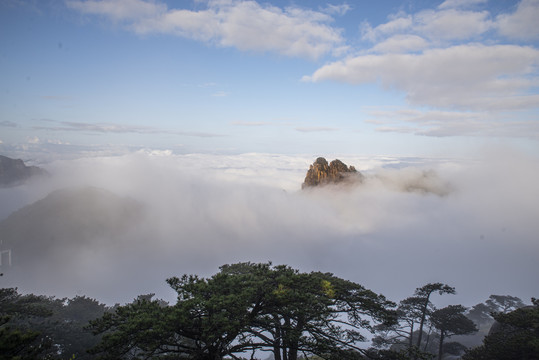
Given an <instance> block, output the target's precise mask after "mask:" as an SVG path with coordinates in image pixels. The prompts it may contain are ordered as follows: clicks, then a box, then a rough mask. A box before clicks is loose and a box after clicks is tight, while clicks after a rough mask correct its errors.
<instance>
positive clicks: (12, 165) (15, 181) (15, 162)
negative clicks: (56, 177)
mask: <svg viewBox="0 0 539 360" xmlns="http://www.w3.org/2000/svg"><path fill="white" fill-rule="evenodd" d="M45 174H47V172H46V171H45V170H43V169H41V168H39V167H37V166H26V165H25V164H24V162H23V161H22V160H21V159H11V158H8V157H7V156H2V155H0V187H9V186H16V185H20V184H22V183H24V182H25V181H26V180H28V179H29V178H31V177H32V176H36V175H45Z"/></svg>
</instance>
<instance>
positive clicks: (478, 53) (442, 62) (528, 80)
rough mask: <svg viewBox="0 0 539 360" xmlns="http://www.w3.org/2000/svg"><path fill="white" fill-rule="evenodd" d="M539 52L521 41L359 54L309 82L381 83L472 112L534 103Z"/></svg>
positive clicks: (421, 101) (425, 101)
mask: <svg viewBox="0 0 539 360" xmlns="http://www.w3.org/2000/svg"><path fill="white" fill-rule="evenodd" d="M537 65H539V51H538V50H537V49H535V48H532V47H525V46H517V45H493V46H485V45H480V44H469V45H458V46H452V47H449V48H438V49H429V50H425V51H423V52H422V53H421V54H380V55H360V56H356V57H350V58H347V59H345V60H341V61H336V62H333V63H329V64H327V65H325V66H323V67H321V68H320V69H318V70H316V71H315V72H314V73H313V75H312V76H309V77H305V78H304V79H305V80H311V81H314V82H317V81H323V80H333V81H340V82H346V83H352V84H365V83H377V82H378V83H380V84H381V85H382V86H384V87H385V88H388V89H391V88H393V89H397V90H400V91H403V92H405V93H406V95H407V100H408V101H409V102H410V103H411V104H415V105H428V106H434V107H442V108H459V109H472V110H510V109H521V108H523V107H535V106H536V105H537V103H538V100H539V97H538V95H535V94H529V93H528V90H529V89H530V88H531V87H532V86H534V84H535V81H534V80H533V79H534V78H535V77H536V76H537V73H536V68H537Z"/></svg>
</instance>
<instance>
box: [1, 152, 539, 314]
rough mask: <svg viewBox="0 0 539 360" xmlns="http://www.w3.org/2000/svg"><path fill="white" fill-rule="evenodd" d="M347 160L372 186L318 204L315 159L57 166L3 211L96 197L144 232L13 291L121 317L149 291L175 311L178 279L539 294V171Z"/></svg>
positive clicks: (85, 249) (141, 159)
mask: <svg viewBox="0 0 539 360" xmlns="http://www.w3.org/2000/svg"><path fill="white" fill-rule="evenodd" d="M506 150H507V149H506ZM517 155H518V157H517ZM344 159H345V160H347V161H348V163H350V164H355V165H356V166H357V167H358V169H359V170H360V171H362V172H363V173H364V174H365V175H366V176H367V180H366V181H365V182H364V183H363V184H361V185H359V186H354V187H346V188H339V187H327V188H317V189H313V190H310V191H305V190H303V191H302V190H300V185H301V182H302V181H303V177H304V173H305V171H306V169H307V168H308V165H309V163H310V162H312V161H314V159H312V160H311V159H310V158H307V157H301V156H297V157H291V156H277V155H262V154H257V155H255V154H250V155H238V156H217V155H187V156H183V155H171V154H165V155H149V154H146V153H136V154H131V155H126V156H121V157H105V158H86V159H79V160H70V161H57V162H53V163H51V164H49V166H48V167H47V170H48V171H49V172H50V173H51V174H52V175H51V177H50V178H46V179H44V180H43V179H42V180H39V181H34V182H32V183H29V184H27V185H25V186H23V187H19V188H12V189H2V190H1V191H0V195H1V201H2V204H3V206H2V207H3V210H4V212H6V210H8V209H9V210H11V209H13V210H15V208H17V207H18V206H20V205H21V203H31V202H33V201H34V200H38V199H39V198H42V197H44V196H45V195H46V194H48V193H49V192H50V191H52V190H54V189H63V188H70V189H78V188H84V187H85V186H95V187H98V188H102V189H106V190H108V191H110V192H112V193H114V194H117V195H119V196H122V197H129V198H131V199H134V200H137V201H138V202H140V203H141V204H144V205H145V215H144V219H143V220H142V221H139V222H137V223H133V224H130V226H131V227H132V228H131V229H129V230H127V231H125V232H123V233H121V234H118V235H117V236H113V237H110V238H106V239H102V238H98V237H96V238H92V239H90V242H86V243H84V244H82V239H79V240H78V239H76V238H74V239H71V242H72V243H71V244H67V245H65V244H64V245H62V246H59V247H58V249H54V251H55V252H57V253H58V254H60V255H61V256H55V257H53V258H47V256H44V253H42V252H40V253H35V258H34V260H33V263H32V265H29V266H28V267H26V268H17V271H12V272H10V273H8V274H7V275H8V276H6V277H5V278H4V279H3V281H4V284H6V285H10V286H18V287H19V288H20V289H21V290H22V291H29V292H30V291H31V292H36V293H43V294H50V295H56V296H74V295H76V294H84V295H88V296H92V297H95V298H98V299H100V300H101V301H104V302H107V303H111V304H112V303H115V302H122V303H123V302H128V301H130V300H132V299H133V298H134V297H136V296H137V295H139V294H143V293H150V292H152V293H157V294H158V296H159V297H161V298H164V299H166V300H169V301H173V299H174V294H173V293H172V292H171V290H169V289H168V288H167V286H166V284H165V282H164V280H165V279H166V278H168V277H170V276H174V275H181V274H184V273H194V274H199V275H202V276H209V275H211V274H213V273H215V272H216V271H217V270H218V267H219V266H220V265H223V264H227V263H234V262H239V261H253V262H266V261H272V262H273V263H275V264H288V265H290V266H293V267H295V268H298V269H301V270H303V271H310V270H320V271H329V272H333V273H335V274H337V275H339V276H342V277H344V278H346V279H350V280H353V281H357V282H359V283H361V284H364V285H365V286H367V287H368V288H371V289H372V290H374V291H378V292H381V293H383V294H385V295H386V296H388V297H389V298H392V299H394V300H399V299H401V298H403V297H406V296H409V295H410V294H411V293H412V292H413V290H414V289H415V288H416V287H418V286H421V285H422V284H424V283H427V282H433V281H440V282H445V283H448V284H451V285H452V286H455V287H456V288H457V290H458V294H459V295H458V296H457V297H452V298H451V299H446V301H448V302H449V303H455V302H458V301H460V302H463V303H465V304H468V305H473V304H475V303H476V302H481V301H483V299H486V298H487V297H488V296H489V295H490V294H491V293H502V294H512V295H513V296H519V297H522V298H523V299H526V300H527V299H529V298H530V297H532V296H534V295H535V294H537V292H538V291H539V285H538V284H537V283H536V282H535V281H534V278H535V276H534V274H536V273H537V272H538V271H539V261H538V260H539V259H538V254H539V245H538V243H537V241H536V234H537V232H538V231H539V225H538V224H537V221H536V214H537V213H538V211H539V206H538V205H537V203H536V201H535V199H537V197H538V196H539V190H538V188H537V186H536V184H535V179H536V178H537V176H538V174H539V164H538V163H537V161H536V160H535V159H531V158H526V157H525V156H523V155H521V154H520V155H519V154H516V153H512V154H508V153H507V152H506V153H505V156H500V153H492V152H489V153H485V155H484V157H483V158H482V159H478V160H477V161H474V162H466V163H463V162H458V161H456V160H451V159H437V160H433V159H424V162H425V163H426V162H428V163H429V165H428V167H425V166H420V165H416V166H414V167H410V166H406V163H405V160H406V159H396V158H388V157H383V158H382V157H379V158H374V157H369V158H353V157H350V158H344ZM418 160H419V159H414V161H415V162H417V161H418ZM479 160H481V161H479ZM399 162H401V165H402V166H404V167H401V168H399V167H398V164H399ZM388 165H391V167H388ZM384 166H385V168H384ZM426 169H430V170H431V171H432V170H434V174H435V175H433V176H432V178H431V179H430V180H429V182H428V183H427V184H426V187H425V189H426V190H427V191H426V192H425V191H420V192H417V191H416V192H406V191H403V190H404V189H405V188H406V187H407V186H409V185H410V184H414V183H418V181H419V180H420V179H422V175H423V170H426ZM517 174H518V176H517ZM448 189H450V193H449V194H447V195H439V194H438V193H440V192H441V193H444V192H445V191H446V190H448ZM440 190H443V191H440ZM81 206H84V204H81ZM53 217H54V215H53ZM60 220H61V219H60ZM71 220H72V221H75V222H80V224H83V223H85V224H87V223H88V222H90V224H91V221H92V219H71ZM59 224H61V222H59ZM27 226H28V224H27ZM60 226H63V225H60ZM95 230H96V231H97V230H98V229H95ZM90 233H93V232H90ZM97 233H99V231H97ZM81 237H83V235H81ZM77 241H80V242H81V244H80V246H77ZM89 244H90V245H89ZM66 249H69V251H66Z"/></svg>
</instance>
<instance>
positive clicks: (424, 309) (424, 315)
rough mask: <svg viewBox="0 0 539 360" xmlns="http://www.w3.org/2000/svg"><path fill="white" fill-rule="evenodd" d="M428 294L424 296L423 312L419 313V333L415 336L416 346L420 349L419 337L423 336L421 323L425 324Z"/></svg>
mask: <svg viewBox="0 0 539 360" xmlns="http://www.w3.org/2000/svg"><path fill="white" fill-rule="evenodd" d="M429 298H430V294H429V295H428V296H427V297H426V298H425V304H424V305H423V310H422V311H423V313H422V314H421V322H420V323H419V334H418V336H417V348H418V349H421V337H422V336H423V325H424V324H425V318H426V317H427V308H428V306H429Z"/></svg>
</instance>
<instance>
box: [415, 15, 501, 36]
mask: <svg viewBox="0 0 539 360" xmlns="http://www.w3.org/2000/svg"><path fill="white" fill-rule="evenodd" d="M491 27H492V22H491V21H490V20H489V13H488V12H487V11H481V12H477V11H461V10H455V9H449V10H442V11H434V10H425V11H422V12H420V13H418V14H416V15H414V31H415V32H417V33H418V34H421V35H423V36H425V37H428V38H430V39H432V40H465V39H470V38H474V37H477V36H479V35H481V34H483V33H485V32H486V31H488V30H489V29H490V28H491Z"/></svg>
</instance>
